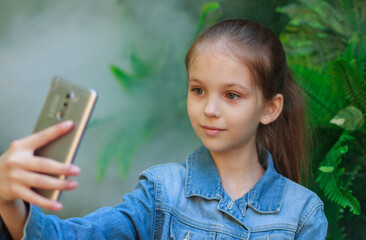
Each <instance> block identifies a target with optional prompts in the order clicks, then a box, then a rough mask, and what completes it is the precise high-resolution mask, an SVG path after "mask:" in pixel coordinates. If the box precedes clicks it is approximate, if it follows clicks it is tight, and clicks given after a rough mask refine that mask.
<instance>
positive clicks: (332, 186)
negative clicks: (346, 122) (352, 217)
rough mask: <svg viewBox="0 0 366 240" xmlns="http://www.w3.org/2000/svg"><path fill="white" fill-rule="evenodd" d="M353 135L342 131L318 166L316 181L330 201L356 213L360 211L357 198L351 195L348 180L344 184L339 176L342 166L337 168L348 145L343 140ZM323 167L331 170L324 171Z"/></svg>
mask: <svg viewBox="0 0 366 240" xmlns="http://www.w3.org/2000/svg"><path fill="white" fill-rule="evenodd" d="M352 139H353V137H351V136H350V135H348V134H347V133H345V132H344V133H343V134H342V135H341V136H340V138H339V139H338V141H337V142H336V143H335V144H334V146H333V147H332V149H331V150H330V151H329V152H328V154H327V155H326V157H325V158H324V160H323V161H322V163H321V164H320V165H321V167H320V168H319V169H320V170H321V171H320V173H319V175H318V178H317V179H316V181H317V182H318V183H319V186H320V188H321V189H322V190H323V192H324V194H325V196H326V197H327V198H328V199H330V200H331V201H333V202H335V203H337V204H338V205H340V206H342V207H343V208H346V207H349V208H350V211H351V212H353V213H354V214H356V215H359V214H360V213H361V206H360V203H359V202H358V200H357V199H356V198H355V197H354V196H353V195H352V191H351V190H350V189H348V188H347V187H349V185H350V182H347V184H344V183H343V181H342V180H341V178H340V177H341V176H342V175H343V173H344V170H345V169H344V168H338V166H339V164H340V163H341V161H342V156H343V155H344V154H346V153H347V151H348V146H347V145H345V142H347V141H350V140H352ZM325 169H327V170H330V169H332V170H333V171H324V170H325Z"/></svg>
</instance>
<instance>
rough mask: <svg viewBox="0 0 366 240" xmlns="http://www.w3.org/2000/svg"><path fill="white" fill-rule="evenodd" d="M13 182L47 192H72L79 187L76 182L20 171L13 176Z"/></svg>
mask: <svg viewBox="0 0 366 240" xmlns="http://www.w3.org/2000/svg"><path fill="white" fill-rule="evenodd" d="M12 179H13V181H15V182H17V183H20V184H21V185H24V186H27V187H29V188H30V187H32V188H40V189H47V190H56V189H57V190H72V189H75V188H76V187H77V182H76V181H74V180H66V179H59V178H56V177H53V176H49V175H45V174H39V173H33V172H27V171H22V170H18V171H16V172H14V173H13V175H12Z"/></svg>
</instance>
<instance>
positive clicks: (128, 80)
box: [109, 65, 133, 90]
mask: <svg viewBox="0 0 366 240" xmlns="http://www.w3.org/2000/svg"><path fill="white" fill-rule="evenodd" d="M109 69H110V70H111V72H112V73H113V76H114V77H115V78H116V80H117V81H118V82H119V83H120V84H121V85H122V87H123V88H124V89H125V90H129V89H130V88H131V87H132V85H133V77H132V75H130V74H128V73H126V72H125V71H124V70H122V69H120V68H119V67H117V66H115V65H110V66H109Z"/></svg>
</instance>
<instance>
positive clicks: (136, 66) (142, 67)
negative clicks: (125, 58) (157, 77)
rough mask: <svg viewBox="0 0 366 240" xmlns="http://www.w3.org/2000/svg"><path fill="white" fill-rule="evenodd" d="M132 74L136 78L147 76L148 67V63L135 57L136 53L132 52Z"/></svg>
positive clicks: (148, 72)
mask: <svg viewBox="0 0 366 240" xmlns="http://www.w3.org/2000/svg"><path fill="white" fill-rule="evenodd" d="M130 61H131V64H132V68H133V72H134V75H135V76H136V77H138V78H143V77H146V76H149V74H150V67H149V64H147V63H145V62H144V61H143V60H142V59H141V58H139V57H137V56H136V54H132V55H131V57H130Z"/></svg>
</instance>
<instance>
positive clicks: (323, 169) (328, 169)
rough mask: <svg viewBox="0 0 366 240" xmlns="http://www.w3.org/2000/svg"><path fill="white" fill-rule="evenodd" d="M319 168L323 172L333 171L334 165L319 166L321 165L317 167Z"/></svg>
mask: <svg viewBox="0 0 366 240" xmlns="http://www.w3.org/2000/svg"><path fill="white" fill-rule="evenodd" d="M319 170H320V171H322V172H324V173H330V172H333V171H334V167H333V166H321V167H319Z"/></svg>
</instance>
